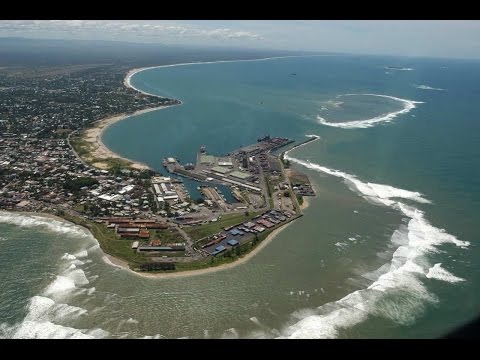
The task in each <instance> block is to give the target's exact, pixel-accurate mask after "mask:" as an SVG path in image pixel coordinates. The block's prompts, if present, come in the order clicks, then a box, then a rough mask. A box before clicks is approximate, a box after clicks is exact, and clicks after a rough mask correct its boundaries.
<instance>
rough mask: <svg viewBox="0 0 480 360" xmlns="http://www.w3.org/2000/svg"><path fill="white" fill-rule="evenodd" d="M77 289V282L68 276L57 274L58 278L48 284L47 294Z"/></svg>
mask: <svg viewBox="0 0 480 360" xmlns="http://www.w3.org/2000/svg"><path fill="white" fill-rule="evenodd" d="M73 289H75V282H74V281H73V279H70V278H68V277H66V276H62V275H57V278H56V279H55V280H54V281H53V282H52V283H51V284H50V285H48V286H47V288H46V289H45V292H44V293H45V295H50V296H51V295H58V294H64V293H67V292H70V291H72V290H73Z"/></svg>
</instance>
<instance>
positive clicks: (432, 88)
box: [413, 85, 445, 91]
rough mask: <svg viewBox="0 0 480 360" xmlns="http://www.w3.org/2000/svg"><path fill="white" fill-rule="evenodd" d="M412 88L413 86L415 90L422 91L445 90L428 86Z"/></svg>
mask: <svg viewBox="0 0 480 360" xmlns="http://www.w3.org/2000/svg"><path fill="white" fill-rule="evenodd" d="M413 86H415V87H416V88H417V89H422V90H436V91H445V89H442V88H435V87H431V86H428V85H413Z"/></svg>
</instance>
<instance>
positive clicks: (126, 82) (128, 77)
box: [123, 54, 337, 105]
mask: <svg viewBox="0 0 480 360" xmlns="http://www.w3.org/2000/svg"><path fill="white" fill-rule="evenodd" d="M320 56H322V57H323V56H337V55H334V54H312V55H284V56H271V57H266V58H257V59H237V60H214V61H198V62H189V63H177V64H167V65H155V66H147V67H141V68H134V69H131V70H130V71H128V72H127V75H126V76H125V79H124V80H123V84H124V85H125V86H126V87H129V88H131V89H133V90H136V91H138V92H141V93H142V94H145V95H151V96H158V95H155V94H151V93H148V92H146V91H143V90H140V89H137V88H136V87H135V86H133V85H132V84H131V81H130V80H131V78H132V76H133V75H135V74H137V73H139V72H142V71H144V70H149V69H157V68H164V67H176V66H187V65H205V64H218V63H231V62H245V61H266V60H275V59H286V58H302V57H320ZM180 105H181V101H180Z"/></svg>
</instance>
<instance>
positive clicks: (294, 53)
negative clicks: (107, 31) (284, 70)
mask: <svg viewBox="0 0 480 360" xmlns="http://www.w3.org/2000/svg"><path fill="white" fill-rule="evenodd" d="M2 40H23V41H33V42H37V41H38V42H58V43H69V42H78V43H84V44H92V45H93V44H95V43H110V44H118V45H121V44H124V45H139V46H142V47H143V49H152V50H159V49H161V48H162V47H163V48H169V49H171V50H195V49H198V50H204V51H208V50H214V51H232V52H239V51H248V52H251V53H256V52H258V53H262V52H263V53H268V52H273V53H275V52H278V53H284V54H285V55H274V56H316V55H331V56H367V57H368V56H371V57H391V58H405V59H432V60H435V59H436V60H457V61H468V62H470V61H473V62H476V61H480V57H478V58H473V57H448V56H433V55H403V54H398V55H395V54H380V53H353V52H334V51H313V50H290V49H280V48H249V47H242V46H231V45H228V46H227V45H218V44H216V45H196V44H167V43H149V42H139V41H134V40H132V41H129V40H116V39H64V38H48V37H45V38H43V37H42V38H38V37H28V36H18V35H17V36H1V35H0V41H2ZM16 45H18V44H16ZM102 50H105V49H102ZM5 52H6V53H8V52H9V51H8V50H7V51H5Z"/></svg>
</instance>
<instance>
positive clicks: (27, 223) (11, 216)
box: [0, 211, 92, 237]
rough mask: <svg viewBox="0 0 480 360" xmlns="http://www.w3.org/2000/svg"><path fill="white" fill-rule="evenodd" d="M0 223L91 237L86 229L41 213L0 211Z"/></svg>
mask: <svg viewBox="0 0 480 360" xmlns="http://www.w3.org/2000/svg"><path fill="white" fill-rule="evenodd" d="M0 223H5V224H12V225H17V226H24V227H41V228H44V229H47V230H49V231H52V232H55V233H59V234H63V235H70V236H76V237H78V236H81V237H92V235H91V234H90V233H89V232H88V231H87V230H85V229H82V228H81V227H79V226H77V225H75V224H70V223H68V222H65V221H60V220H55V219H53V218H47V217H45V216H41V215H31V214H22V213H12V212H7V211H0Z"/></svg>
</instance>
